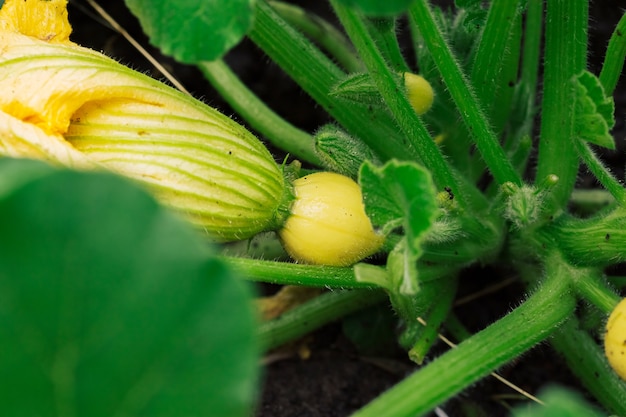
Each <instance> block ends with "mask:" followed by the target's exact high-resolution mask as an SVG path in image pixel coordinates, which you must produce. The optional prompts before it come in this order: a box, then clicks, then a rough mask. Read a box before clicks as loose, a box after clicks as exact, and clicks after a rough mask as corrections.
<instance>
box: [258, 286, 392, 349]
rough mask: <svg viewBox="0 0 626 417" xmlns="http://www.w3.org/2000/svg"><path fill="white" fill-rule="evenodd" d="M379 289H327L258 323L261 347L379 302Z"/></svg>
mask: <svg viewBox="0 0 626 417" xmlns="http://www.w3.org/2000/svg"><path fill="white" fill-rule="evenodd" d="M386 298H387V295H386V294H385V293H384V292H383V291H378V290H344V291H333V292H327V293H324V294H322V295H320V296H319V297H316V298H314V299H312V300H311V301H308V302H306V303H304V304H302V305H300V306H298V307H296V308H294V309H293V310H290V311H288V312H286V313H284V314H283V315H281V316H280V317H278V318H277V319H274V320H271V321H267V322H264V323H262V324H261V325H260V326H259V339H260V345H261V348H262V350H265V351H267V350H270V349H273V348H275V347H278V346H280V345H282V344H283V343H286V342H288V341H290V340H294V339H297V338H298V337H301V336H304V335H305V334H307V333H309V332H311V331H313V330H315V329H317V328H319V327H321V326H323V325H324V324H326V323H330V322H332V321H334V320H337V319H339V318H340V317H343V316H346V315H348V314H350V313H353V312H355V311H358V310H361V309H364V308H366V307H370V306H373V305H376V304H379V303H382V302H383V301H385V299H386Z"/></svg>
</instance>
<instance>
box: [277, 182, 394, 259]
mask: <svg viewBox="0 0 626 417" xmlns="http://www.w3.org/2000/svg"><path fill="white" fill-rule="evenodd" d="M293 191H294V195H295V199H294V201H293V203H292V206H291V209H290V215H289V217H288V218H287V220H286V222H285V224H284V225H283V227H282V228H281V229H280V230H279V232H278V234H279V236H280V238H281V240H282V242H283V246H284V247H285V250H286V251H287V253H289V255H290V256H291V257H292V258H294V259H295V260H296V261H299V262H303V263H308V264H320V265H332V266H348V265H352V264H354V263H356V262H358V261H360V260H361V259H363V258H365V257H367V256H369V255H372V254H374V253H375V252H376V251H378V249H380V247H381V245H382V244H383V241H384V238H383V236H381V235H379V234H378V233H376V232H375V231H374V229H373V227H372V224H371V222H370V220H369V218H368V217H367V215H366V214H365V208H364V206H363V197H362V194H361V188H360V187H359V185H358V184H357V183H356V182H354V181H353V180H352V179H350V178H348V177H345V176H343V175H340V174H335V173H331V172H318V173H314V174H310V175H307V176H305V177H302V178H298V179H297V180H295V181H294V182H293Z"/></svg>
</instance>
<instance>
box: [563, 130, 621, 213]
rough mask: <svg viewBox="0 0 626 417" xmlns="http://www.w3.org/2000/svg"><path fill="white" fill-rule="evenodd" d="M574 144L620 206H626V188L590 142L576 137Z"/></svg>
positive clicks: (588, 166)
mask: <svg viewBox="0 0 626 417" xmlns="http://www.w3.org/2000/svg"><path fill="white" fill-rule="evenodd" d="M574 145H575V146H576V150H577V151H578V155H579V156H580V159H582V160H583V162H584V163H585V165H586V166H587V168H589V170H590V171H591V172H592V173H593V175H594V176H595V177H596V179H597V180H598V181H600V183H601V184H602V185H603V186H604V188H606V190H607V191H608V192H609V193H611V195H612V196H613V197H614V198H615V200H616V201H617V203H618V204H619V205H620V206H622V207H626V188H624V186H623V185H622V184H621V183H620V182H619V180H618V179H617V178H615V177H614V176H613V175H612V174H611V173H610V172H609V171H608V170H607V169H606V167H605V166H604V164H603V163H602V161H601V160H600V159H599V158H598V157H597V156H596V154H595V153H594V152H593V150H592V149H591V147H590V146H589V144H588V143H585V141H583V140H582V139H578V138H574Z"/></svg>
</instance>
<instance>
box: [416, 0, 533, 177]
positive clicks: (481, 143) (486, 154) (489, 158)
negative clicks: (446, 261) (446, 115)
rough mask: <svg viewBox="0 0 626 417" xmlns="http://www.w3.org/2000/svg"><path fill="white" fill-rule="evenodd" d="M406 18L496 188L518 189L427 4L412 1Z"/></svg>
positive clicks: (424, 1)
mask: <svg viewBox="0 0 626 417" xmlns="http://www.w3.org/2000/svg"><path fill="white" fill-rule="evenodd" d="M409 15H410V17H411V19H412V21H413V22H414V24H415V25H416V26H417V27H419V30H420V32H421V34H422V37H423V39H424V42H425V44H426V46H427V48H428V50H429V52H430V54H431V56H432V58H433V60H434V61H435V63H436V65H437V68H438V69H439V73H440V75H441V78H442V79H443V81H444V82H445V84H446V87H447V88H448V90H449V91H450V94H451V96H452V98H453V100H454V102H455V104H456V106H457V109H458V110H459V113H460V115H461V117H462V119H463V122H464V123H465V125H466V126H467V129H468V130H469V132H470V134H471V136H472V138H473V139H474V142H475V144H476V147H477V148H478V150H479V152H480V154H481V155H482V157H483V159H484V160H485V163H486V164H487V167H488V168H489V170H490V171H491V173H492V174H493V176H494V178H495V180H496V181H497V182H498V183H499V184H504V183H505V182H512V183H514V184H517V185H521V178H520V176H519V174H518V173H517V171H516V170H515V168H514V167H513V165H512V164H511V162H510V161H509V160H508V158H507V157H506V154H505V153H504V151H503V149H502V147H501V146H500V144H499V143H498V139H497V137H496V135H495V133H494V131H493V129H492V128H491V127H490V126H489V123H488V118H487V116H486V115H485V113H484V111H483V109H482V108H481V107H480V104H479V101H478V99H477V97H476V93H475V92H474V90H473V89H472V88H471V87H470V83H469V81H468V80H467V79H466V78H465V76H464V74H463V70H462V69H461V66H460V65H459V63H458V62H457V60H456V58H455V57H454V55H453V53H452V50H451V49H450V46H449V45H448V44H447V42H446V41H445V39H444V37H443V34H442V32H441V30H440V29H439V27H438V26H437V23H436V21H435V19H434V16H433V14H432V11H431V9H430V7H429V6H428V3H427V0H416V1H414V2H413V3H412V5H411V6H410V8H409Z"/></svg>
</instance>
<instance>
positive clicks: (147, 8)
mask: <svg viewBox="0 0 626 417" xmlns="http://www.w3.org/2000/svg"><path fill="white" fill-rule="evenodd" d="M254 3H255V0H229V1H226V2H225V1H222V0H188V1H175V2H171V1H164V0H159V1H146V0H126V4H127V5H128V8H129V9H130V10H131V11H132V12H133V13H134V14H135V16H137V18H138V19H139V21H140V22H141V26H142V27H143V30H144V31H145V32H146V33H147V34H148V36H150V41H151V42H152V43H153V44H154V45H155V46H158V47H159V48H161V50H162V51H163V53H165V54H166V55H171V56H173V57H174V58H176V59H177V60H178V61H180V62H185V63H189V64H193V63H198V62H200V61H213V60H215V59H218V58H220V57H222V56H223V55H224V54H225V53H226V52H227V51H228V50H229V49H230V48H232V47H233V46H235V45H236V44H238V43H239V41H241V39H242V38H243V37H244V35H245V34H246V33H247V32H248V30H249V29H250V27H251V25H252V21H253V10H254V7H253V6H254Z"/></svg>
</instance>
